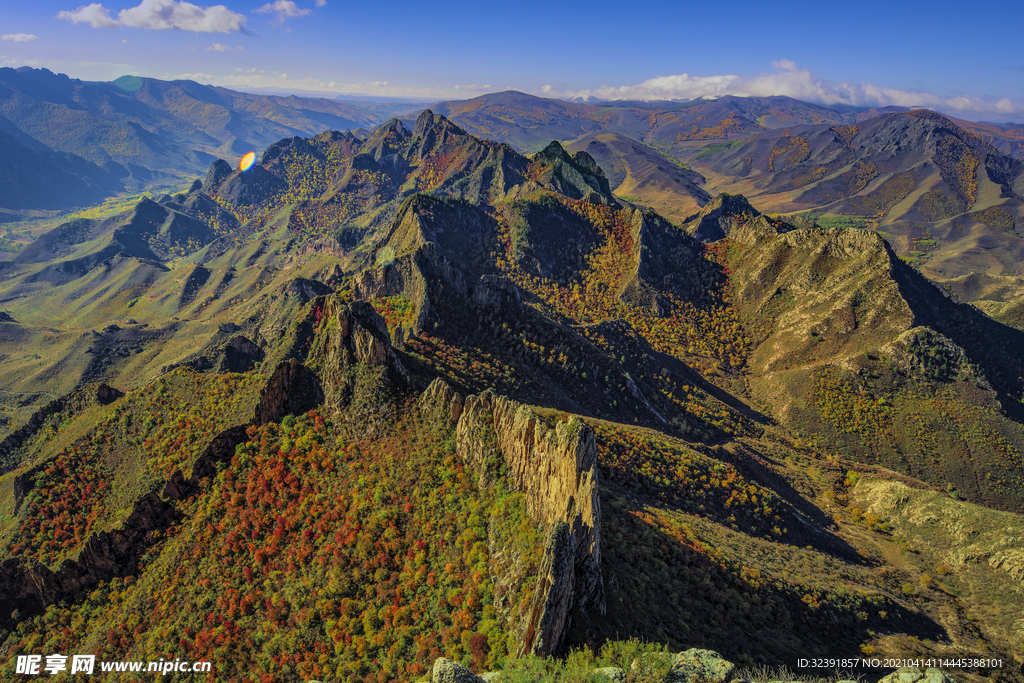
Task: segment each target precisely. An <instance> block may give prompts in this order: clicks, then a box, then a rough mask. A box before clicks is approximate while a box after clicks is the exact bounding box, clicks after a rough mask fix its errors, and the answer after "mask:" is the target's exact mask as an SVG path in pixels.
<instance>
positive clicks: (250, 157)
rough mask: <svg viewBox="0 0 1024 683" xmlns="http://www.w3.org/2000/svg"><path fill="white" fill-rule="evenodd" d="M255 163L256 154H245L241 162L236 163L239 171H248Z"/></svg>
mask: <svg viewBox="0 0 1024 683" xmlns="http://www.w3.org/2000/svg"><path fill="white" fill-rule="evenodd" d="M255 163H256V152H246V153H245V156H243V157H242V160H241V161H239V162H238V170H239V171H248V170H249V169H250V168H252V165H253V164H255Z"/></svg>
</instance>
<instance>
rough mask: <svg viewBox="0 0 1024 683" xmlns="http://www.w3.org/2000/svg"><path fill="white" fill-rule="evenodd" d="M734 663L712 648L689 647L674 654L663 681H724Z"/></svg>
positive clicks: (704, 682) (732, 670)
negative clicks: (673, 659)
mask: <svg viewBox="0 0 1024 683" xmlns="http://www.w3.org/2000/svg"><path fill="white" fill-rule="evenodd" d="M735 670H736V665H735V664H733V663H732V662H730V661H727V660H726V659H725V658H724V657H722V655H720V654H718V653H717V652H714V651H713V650H699V649H697V648H691V649H689V650H687V651H686V652H680V653H679V654H677V655H676V656H675V661H674V662H673V664H672V669H671V670H670V671H669V673H668V675H667V676H666V677H665V683H726V682H727V681H730V680H732V677H733V673H734V672H735Z"/></svg>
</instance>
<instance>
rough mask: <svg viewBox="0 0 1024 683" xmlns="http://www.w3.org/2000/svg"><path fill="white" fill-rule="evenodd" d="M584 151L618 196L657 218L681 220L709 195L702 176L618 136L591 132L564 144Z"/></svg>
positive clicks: (676, 161) (571, 148)
mask: <svg viewBox="0 0 1024 683" xmlns="http://www.w3.org/2000/svg"><path fill="white" fill-rule="evenodd" d="M566 149H568V150H571V151H577V150H585V151H586V152H587V154H589V155H590V156H592V157H594V160H595V161H597V163H598V164H600V166H601V168H602V169H604V170H605V172H606V173H607V174H608V182H609V183H610V184H611V187H612V188H613V190H614V191H615V194H616V195H618V196H619V197H621V198H623V199H626V200H627V201H633V202H639V203H640V204H642V205H644V206H649V207H651V208H652V209H654V210H655V211H657V212H658V213H660V214H661V215H663V216H665V217H666V218H669V219H671V220H675V221H681V220H682V219H684V218H688V217H689V216H692V215H693V214H695V213H696V212H697V211H698V210H699V209H700V207H702V206H704V204H706V203H707V202H708V201H709V200H710V199H711V195H710V194H708V192H707V190H705V189H704V187H703V185H704V183H705V179H704V176H702V175H700V174H699V173H696V172H694V171H692V170H690V169H689V168H687V167H685V166H684V165H683V164H681V163H680V162H679V161H678V160H676V159H675V158H674V157H672V156H670V155H668V154H665V153H663V152H660V151H658V150H657V149H656V148H654V147H651V146H649V145H645V144H643V143H641V142H638V141H636V140H634V139H632V138H628V137H626V136H624V135H620V134H618V133H594V134H591V135H587V136H585V137H582V138H579V139H578V140H575V141H574V142H572V143H570V144H567V145H566Z"/></svg>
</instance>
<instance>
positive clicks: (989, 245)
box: [695, 110, 1024, 282]
mask: <svg viewBox="0 0 1024 683" xmlns="http://www.w3.org/2000/svg"><path fill="white" fill-rule="evenodd" d="M695 165H696V167H697V168H698V169H701V170H703V172H704V173H706V174H708V175H709V176H710V177H711V178H712V179H711V180H710V181H709V185H710V186H712V187H715V188H716V189H719V190H723V191H730V192H740V193H742V194H744V195H746V196H748V197H751V198H752V199H754V201H756V202H758V203H759V204H760V205H761V206H763V207H764V208H766V209H767V210H771V211H777V212H783V213H790V212H801V211H811V212H814V213H816V214H828V215H838V216H854V217H858V219H864V220H863V224H865V225H868V224H870V225H872V226H877V227H878V228H879V229H880V230H884V231H885V232H886V233H889V234H890V236H891V237H890V239H891V241H892V243H893V245H894V246H895V247H896V248H897V250H898V251H899V253H900V254H901V255H903V256H904V257H907V258H912V260H913V261H916V262H918V263H919V264H920V267H921V268H922V271H923V272H925V273H926V274H927V275H929V276H930V277H932V278H933V279H935V280H936V281H939V282H943V281H946V280H950V279H952V278H957V277H961V276H964V275H967V274H969V273H971V272H975V273H978V274H979V275H1007V274H1010V275H1020V274H1021V271H1020V263H1021V259H1020V255H1021V253H1022V252H1021V248H1022V247H1024V242H1022V240H1021V236H1020V234H1019V232H1018V230H1017V227H1016V226H1017V225H1019V224H1020V221H1021V219H1022V218H1024V213H1022V203H1021V198H1020V197H1021V194H1020V192H1021V190H1022V189H1024V185H1022V182H1024V179H1022V171H1024V165H1022V162H1020V161H1019V160H1017V159H1014V158H1011V157H1007V156H1005V155H1003V154H1002V153H1000V152H999V151H998V150H997V149H995V148H994V147H993V146H992V145H990V144H989V143H988V142H986V141H985V140H983V139H981V138H979V137H978V136H976V135H974V134H973V133H971V132H970V131H967V130H965V129H964V128H962V127H960V126H959V125H958V124H956V123H955V122H953V121H952V120H950V119H948V118H946V117H943V116H941V115H939V114H936V113H934V112H929V111H923V110H922V111H914V112H909V113H903V114H886V115H883V116H880V117H876V118H873V119H868V120H866V121H862V122H860V123H857V124H854V125H848V126H808V127H795V128H789V129H785V130H780V131H775V132H772V133H762V134H760V135H758V136H755V137H753V138H750V139H749V140H747V141H744V142H742V143H740V144H738V145H734V146H730V147H729V148H728V149H724V148H722V149H718V150H714V152H713V153H711V154H708V155H706V156H704V158H703V159H701V160H698V161H696V162H695Z"/></svg>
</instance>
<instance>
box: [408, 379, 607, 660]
mask: <svg viewBox="0 0 1024 683" xmlns="http://www.w3.org/2000/svg"><path fill="white" fill-rule="evenodd" d="M423 400H424V402H426V403H428V404H430V405H432V406H434V408H435V409H436V410H440V411H442V412H443V414H444V415H445V416H447V417H448V418H449V419H451V420H453V421H454V422H455V443H456V452H457V453H458V454H459V455H460V456H461V457H462V459H463V460H464V461H466V462H467V463H469V464H470V465H471V466H472V467H473V468H474V470H475V471H476V472H478V474H479V482H478V483H479V485H480V486H481V487H483V486H487V485H489V484H490V483H492V482H491V481H490V480H491V477H493V476H494V472H495V468H494V466H493V465H494V463H495V459H500V461H501V462H503V463H504V465H505V466H506V468H507V472H508V477H509V479H510V482H511V484H512V487H513V488H514V489H515V490H516V491H519V492H521V493H523V494H524V496H525V499H526V506H527V511H528V512H529V514H530V515H531V516H532V517H533V518H534V519H536V520H537V521H539V522H541V523H542V524H544V525H546V526H548V527H549V529H550V531H549V537H548V544H547V547H546V549H545V554H544V560H543V562H542V565H541V567H540V571H539V574H538V579H537V584H536V586H535V587H534V592H533V597H532V598H531V601H530V607H529V609H528V610H527V615H526V617H525V621H524V622H523V623H520V624H519V625H518V626H517V629H516V630H517V633H519V634H520V644H519V649H520V653H526V652H532V653H534V654H538V655H548V654H551V653H552V652H554V651H555V650H557V648H558V647H559V646H560V645H561V643H562V640H563V638H564V635H565V631H566V630H567V629H568V627H569V624H570V615H571V613H572V612H573V611H574V610H580V611H582V612H592V611H596V612H598V613H602V614H603V613H604V609H605V603H604V582H603V578H602V574H601V506H600V499H599V497H598V481H597V446H596V442H595V439H594V432H593V430H592V429H590V427H588V426H587V425H586V424H584V423H583V421H582V420H580V419H579V418H577V417H575V416H574V417H572V418H571V419H570V420H569V421H568V422H559V423H558V424H557V425H556V426H555V427H554V428H552V427H549V426H548V425H547V424H545V422H544V421H543V420H542V419H541V418H540V417H539V416H538V415H536V414H535V413H534V412H533V411H532V410H531V409H530V408H529V407H527V406H523V405H520V404H519V403H516V402H515V401H512V400H509V399H507V398H504V397H501V396H497V395H495V394H494V393H493V392H490V391H487V392H484V393H482V394H479V395H472V396H469V397H467V398H465V399H462V397H461V396H459V394H458V393H456V392H455V391H454V390H452V388H451V387H450V386H449V385H448V384H447V383H445V382H444V381H442V380H435V381H434V382H433V384H431V385H430V387H429V388H428V389H427V391H426V392H425V393H424V397H423Z"/></svg>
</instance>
